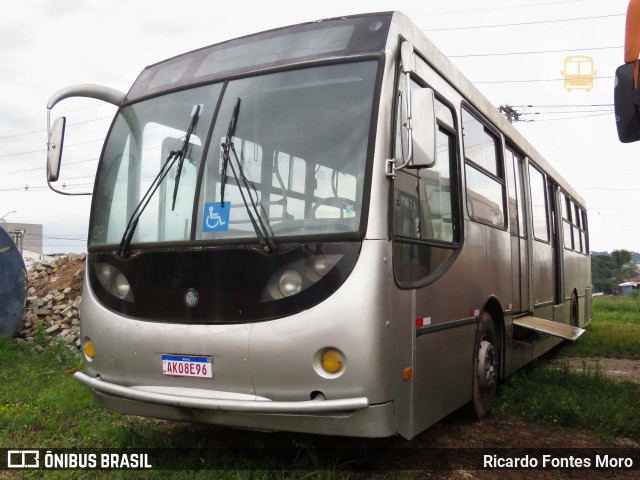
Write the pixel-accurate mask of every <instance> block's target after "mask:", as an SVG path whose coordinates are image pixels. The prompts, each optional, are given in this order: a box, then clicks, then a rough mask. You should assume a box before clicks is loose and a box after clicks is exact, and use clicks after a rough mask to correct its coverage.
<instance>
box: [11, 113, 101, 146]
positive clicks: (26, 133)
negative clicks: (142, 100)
mask: <svg viewBox="0 0 640 480" xmlns="http://www.w3.org/2000/svg"><path fill="white" fill-rule="evenodd" d="M107 118H113V115H109V116H106V117H100V118H94V119H93V120H86V121H84V122H76V123H70V124H69V125H68V126H69V127H75V126H76V125H84V124H86V123H91V122H98V121H100V120H104V119H107ZM36 133H47V130H33V131H31V132H25V133H16V134H15V135H6V136H4V137H0V140H6V139H8V138H16V137H24V136H26V135H34V134H36Z"/></svg>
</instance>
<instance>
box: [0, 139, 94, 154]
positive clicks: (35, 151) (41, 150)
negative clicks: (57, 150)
mask: <svg viewBox="0 0 640 480" xmlns="http://www.w3.org/2000/svg"><path fill="white" fill-rule="evenodd" d="M103 140H104V138H96V139H95V140H87V141H86V142H78V143H72V144H71V145H65V147H75V146H77V145H85V144H87V143H93V142H101V141H103ZM46 151H47V149H46V148H42V149H40V150H30V151H28V152H19V153H5V154H3V155H0V158H6V157H17V156H18V155H28V154H30V153H43V152H46Z"/></svg>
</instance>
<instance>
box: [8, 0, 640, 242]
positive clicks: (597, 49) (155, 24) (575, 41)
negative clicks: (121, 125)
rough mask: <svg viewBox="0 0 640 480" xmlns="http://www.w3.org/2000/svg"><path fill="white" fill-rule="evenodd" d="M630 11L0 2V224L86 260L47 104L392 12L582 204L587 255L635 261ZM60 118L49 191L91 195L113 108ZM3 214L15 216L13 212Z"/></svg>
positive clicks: (484, 5)
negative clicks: (626, 94)
mask: <svg viewBox="0 0 640 480" xmlns="http://www.w3.org/2000/svg"><path fill="white" fill-rule="evenodd" d="M627 3H628V2H627V0H607V1H602V0H485V1H483V2H478V1H477V0H447V1H446V2H443V1H431V0H421V1H417V0H416V1H409V0H396V1H384V0H368V1H364V0H363V1H360V0H350V1H345V0H324V1H322V2H301V1H295V2H294V1H284V0H271V1H268V2H266V1H249V0H234V1H231V2H224V1H216V2H214V1H211V0H207V1H205V0H180V1H179V2H176V1H165V0H154V1H149V0H144V1H142V0H55V1H53V0H23V1H20V2H9V1H8V0H0V45H1V47H0V73H1V74H0V92H1V93H0V95H1V97H0V98H1V100H0V219H2V218H3V217H4V218H5V220H6V221H8V222H15V223H20V222H24V223H41V224H43V225H44V237H45V238H44V244H45V251H46V252H59V251H82V250H84V249H85V248H86V247H85V244H86V236H87V229H88V217H89V202H90V197H86V196H85V197H66V196H61V195H58V194H55V193H53V192H51V191H50V190H48V188H47V187H46V181H45V156H46V154H45V149H46V113H45V112H46V109H45V106H46V103H47V100H48V99H49V97H50V96H51V95H52V94H53V93H54V92H56V91H57V90H59V89H61V88H64V87H67V86H70V85H75V84H80V83H97V84H102V85H106V86H110V87H113V88H116V89H118V90H121V91H125V92H126V91H127V90H128V89H129V87H130V86H131V84H132V83H133V81H134V80H135V79H136V77H137V76H138V74H139V73H140V71H141V70H142V69H143V68H144V67H145V66H146V65H149V64H152V63H155V62H158V61H160V60H163V59H165V58H169V57H172V56H174V55H177V54H180V53H183V52H186V51H189V50H193V49H196V48H200V47H203V46H206V45H210V44H213V43H217V42H220V41H223V40H227V39H230V38H234V37H237V36H241V35H246V34H250V33H254V32H258V31H262V30H267V29H271V28H275V27H280V26H285V25H290V24H294V23H300V22H304V21H310V20H318V19H322V18H328V17H334V16H339V15H346V14H355V13H364V12H372V11H388V10H400V11H403V12H404V13H406V14H407V15H408V16H409V17H410V18H411V19H412V20H413V21H414V22H415V23H416V24H417V25H418V26H419V27H420V28H421V29H423V30H424V31H425V32H426V34H427V35H428V36H429V37H430V39H431V40H432V41H433V42H434V43H435V44H436V45H437V46H438V47H439V48H440V49H441V50H442V51H443V52H444V53H445V54H446V55H448V56H449V57H450V58H451V59H452V61H453V62H454V63H455V64H456V65H457V66H458V68H460V69H461V70H462V71H463V72H464V74H465V75H466V76H467V77H468V78H469V79H470V80H471V81H472V82H474V83H476V85H477V86H478V87H479V88H480V90H481V91H482V92H483V93H484V94H485V95H486V96H487V97H488V98H489V100H490V101H491V102H492V103H493V104H494V105H496V106H500V105H505V104H509V105H513V106H515V107H516V110H517V111H519V112H521V113H522V115H521V120H522V121H521V122H518V123H516V126H517V128H518V129H519V130H520V131H521V132H522V133H523V134H524V135H525V137H527V138H528V139H529V140H530V141H531V143H533V145H535V146H536V147H537V149H538V150H539V151H540V152H541V153H542V154H543V155H544V156H545V157H546V158H547V160H549V161H550V162H551V163H552V164H553V165H554V166H555V167H556V169H557V170H558V171H559V172H560V173H561V174H562V175H563V176H564V177H565V178H566V179H567V180H568V181H569V182H570V183H571V184H572V185H573V186H574V187H575V188H576V189H577V190H578V192H579V193H580V194H581V195H582V196H583V197H584V198H585V199H586V201H587V205H588V208H589V222H590V230H591V248H592V250H596V251H600V250H609V251H610V250H613V249H616V248H618V249H619V248H625V249H629V250H635V251H640V215H639V214H638V208H639V204H640V201H638V200H639V199H640V143H636V144H633V143H632V144H626V145H623V144H620V143H619V142H618V139H617V134H616V129H615V121H614V115H613V106H612V102H613V75H614V72H615V68H616V67H617V66H618V65H620V64H621V63H622V62H623V48H622V47H623V44H624V18H625V17H624V14H625V12H626V7H627ZM576 54H582V55H589V56H591V57H593V62H594V67H595V70H596V79H595V84H594V88H593V89H592V90H591V91H590V92H586V91H571V92H569V91H568V90H567V89H565V87H564V83H563V81H562V75H561V71H562V70H563V69H564V64H563V61H564V58H565V57H567V56H569V55H576ZM54 113H55V114H56V115H63V114H64V115H65V116H66V117H67V122H68V128H67V137H66V139H65V155H64V163H63V169H62V175H61V180H60V182H59V185H60V186H62V185H64V187H65V189H66V190H67V191H76V192H77V191H90V190H91V187H92V185H93V176H94V173H95V168H96V164H97V158H98V156H99V153H100V149H101V146H102V142H103V140H104V135H105V133H106V130H107V128H108V127H109V123H110V121H111V119H112V117H113V115H114V113H115V108H114V107H112V106H109V105H106V104H104V103H101V102H98V101H92V100H86V99H84V100H81V99H71V100H67V101H63V102H61V103H60V104H59V105H58V106H57V107H56V108H55V109H54ZM9 212H13V213H9Z"/></svg>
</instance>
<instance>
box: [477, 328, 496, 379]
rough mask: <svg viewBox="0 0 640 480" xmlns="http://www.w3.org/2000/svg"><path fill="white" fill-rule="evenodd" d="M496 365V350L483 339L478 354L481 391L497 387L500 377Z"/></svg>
mask: <svg viewBox="0 0 640 480" xmlns="http://www.w3.org/2000/svg"><path fill="white" fill-rule="evenodd" d="M496 365H497V356H496V350H495V348H493V345H492V344H491V342H488V341H487V340H485V339H483V340H482V341H481V342H480V350H479V352H478V377H479V378H478V380H479V383H480V388H481V389H485V388H489V387H492V386H493V385H495V383H496V380H497V376H498V372H497V371H496Z"/></svg>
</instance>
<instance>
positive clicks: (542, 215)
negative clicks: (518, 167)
mask: <svg viewBox="0 0 640 480" xmlns="http://www.w3.org/2000/svg"><path fill="white" fill-rule="evenodd" d="M528 174H529V192H530V199H531V203H530V208H531V229H532V235H531V236H530V238H531V240H530V241H531V263H530V266H531V270H532V271H531V281H532V283H531V291H530V305H529V310H531V311H533V312H534V314H535V315H536V316H539V317H542V318H552V316H553V313H552V312H553V308H552V306H553V305H554V303H555V296H556V287H555V284H556V265H557V262H556V259H555V251H556V248H555V247H554V241H553V239H554V234H553V230H554V229H553V225H552V220H551V219H552V217H551V215H550V208H549V205H550V198H549V197H550V196H549V193H548V190H547V179H546V176H545V174H544V173H542V171H541V170H538V168H537V167H536V166H535V165H534V164H532V163H529V168H528Z"/></svg>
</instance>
